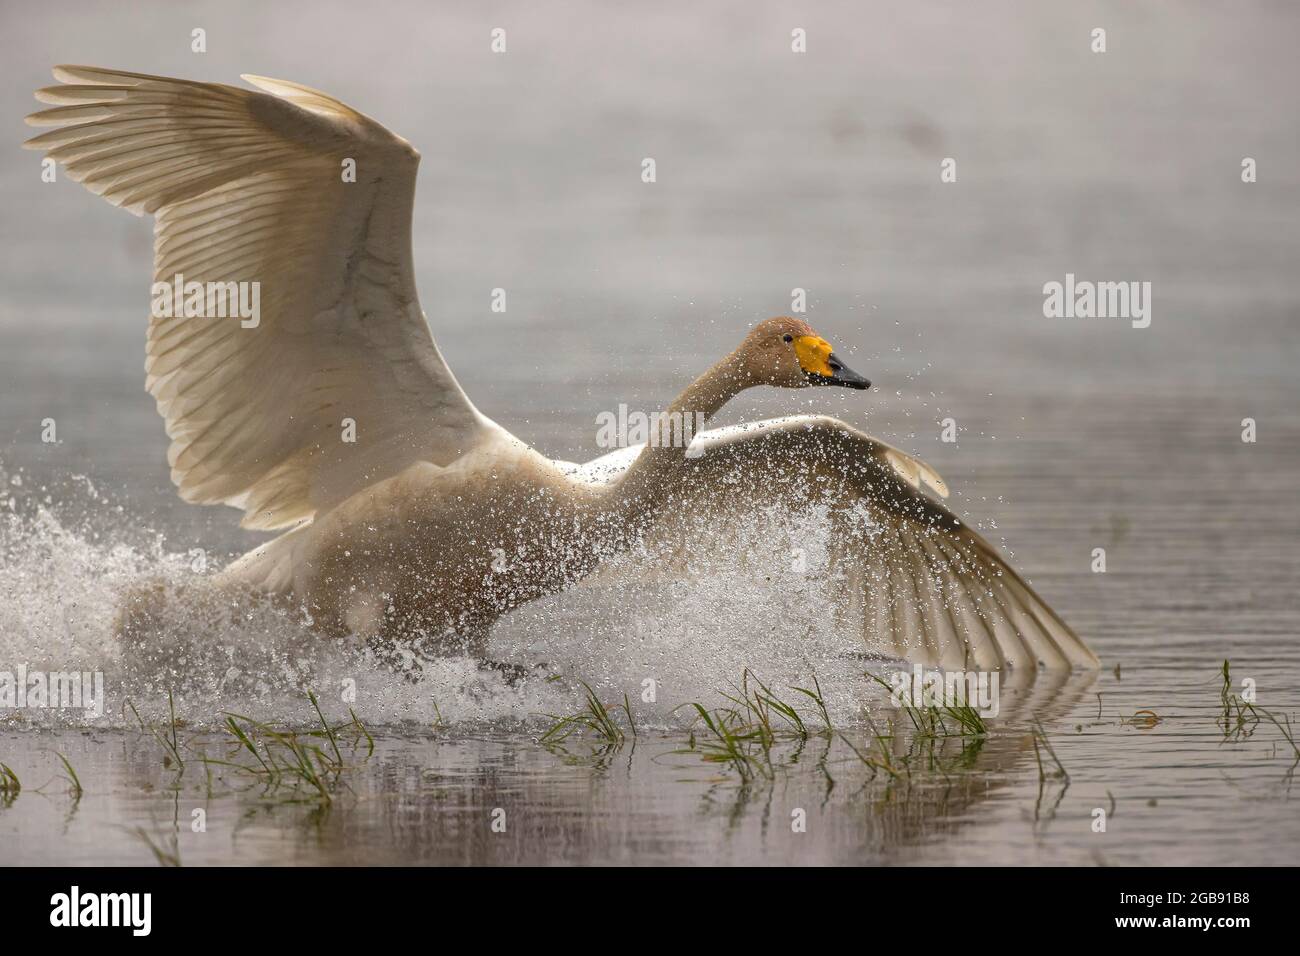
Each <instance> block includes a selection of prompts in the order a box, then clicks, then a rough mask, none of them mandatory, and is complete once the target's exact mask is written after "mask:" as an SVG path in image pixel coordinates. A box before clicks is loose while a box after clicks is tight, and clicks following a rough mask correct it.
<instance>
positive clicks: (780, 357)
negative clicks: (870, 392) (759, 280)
mask: <svg viewBox="0 0 1300 956" xmlns="http://www.w3.org/2000/svg"><path fill="white" fill-rule="evenodd" d="M739 352H740V359H741V361H742V362H743V363H744V367H745V370H746V372H747V373H748V374H749V376H750V377H751V378H752V379H753V380H754V381H755V382H756V383H758V384H760V385H775V386H777V387H778V388H807V387H808V386H810V385H842V386H844V387H845V388H870V387H871V383H870V382H868V381H867V380H866V379H865V378H863V377H862V376H861V375H859V374H858V373H857V372H855V371H853V370H852V369H850V368H849V367H848V366H847V365H845V364H844V363H843V362H842V361H840V359H839V356H837V355H836V354H835V353H834V352H833V351H831V344H830V343H829V342H827V341H826V340H825V339H824V338H822V337H821V336H820V335H818V334H817V333H816V332H815V331H813V327H812V326H811V325H809V324H808V323H807V322H805V321H803V320H802V319H792V318H790V317H789V316H779V317H778V318H775V319H768V320H767V321H766V322H760V323H759V324H758V325H757V326H755V327H754V330H753V331H752V332H750V333H749V335H748V336H747V337H746V339H745V341H744V343H743V344H742V345H741V346H740V350H739Z"/></svg>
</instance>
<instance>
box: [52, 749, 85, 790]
mask: <svg viewBox="0 0 1300 956" xmlns="http://www.w3.org/2000/svg"><path fill="white" fill-rule="evenodd" d="M54 755H55V756H56V757H58V758H59V759H60V760H62V761H63V768H64V769H65V770H67V771H68V782H69V783H70V784H72V786H71V788H70V789H71V791H72V797H73V799H74V800H80V799H81V795H82V794H83V793H85V791H84V790H82V789H81V780H80V779H79V778H78V777H77V771H75V770H73V769H72V764H70V763H69V762H68V758H67V757H65V756H63V754H61V753H59V752H58V751H57V750H56V751H55V752H54Z"/></svg>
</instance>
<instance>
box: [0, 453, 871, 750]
mask: <svg viewBox="0 0 1300 956" xmlns="http://www.w3.org/2000/svg"><path fill="white" fill-rule="evenodd" d="M0 481H3V482H4V485H3V487H4V488H5V489H6V491H7V494H6V495H5V497H4V498H0V511H2V513H0V671H8V672H10V673H14V672H16V671H17V668H18V667H19V666H20V665H21V666H23V667H25V668H26V670H27V671H28V672H35V671H43V672H47V673H53V672H68V671H82V672H98V673H102V675H103V687H104V694H103V698H104V699H103V701H102V702H99V703H101V704H102V707H99V708H96V709H97V710H102V715H100V714H92V713H89V712H87V711H86V710H85V709H82V708H67V707H65V708H56V707H48V708H39V707H30V706H29V707H26V708H23V709H21V710H20V711H17V712H13V711H10V712H8V713H7V714H6V712H5V711H3V710H0V721H3V722H6V723H11V724H14V725H17V726H49V727H59V726H80V725H85V726H95V727H119V726H135V725H136V717H135V712H134V711H133V710H132V708H134V709H135V711H138V713H139V714H140V716H141V717H142V718H144V719H145V720H146V721H153V720H165V719H167V718H168V716H169V703H168V694H169V693H170V694H171V695H172V699H173V701H174V706H175V708H176V715H177V718H178V719H179V720H183V721H185V722H186V723H188V724H190V725H192V726H198V727H204V726H211V725H213V724H215V723H218V722H220V720H221V719H222V715H223V712H234V713H239V714H244V715H247V716H249V717H252V718H254V719H257V720H263V721H267V722H276V723H280V724H286V725H289V726H294V725H307V724H310V723H312V722H313V720H314V714H313V713H312V712H311V709H310V705H309V703H308V701H307V699H306V692H307V691H308V690H311V691H313V692H314V693H315V694H316V695H317V696H318V697H319V698H320V702H321V707H322V709H323V710H324V711H325V713H326V715H327V716H328V717H330V718H331V719H335V718H338V719H347V718H348V716H349V708H351V709H352V710H354V711H355V713H356V714H357V716H358V717H359V718H360V719H361V720H362V721H363V722H364V723H366V724H367V725H370V726H374V727H385V728H391V729H394V730H400V729H402V728H408V729H417V728H421V727H423V728H426V729H427V728H430V727H431V726H433V725H435V724H437V725H441V726H444V727H445V726H449V725H450V726H459V727H465V728H469V727H474V726H483V725H506V726H509V725H519V724H524V723H530V722H538V721H542V720H545V717H544V715H546V714H564V713H570V712H572V711H573V710H574V709H575V705H576V704H577V702H578V699H579V695H578V685H577V680H578V679H580V680H582V681H585V682H587V683H588V684H590V685H591V686H592V687H593V688H594V689H596V690H597V692H598V693H599V694H600V695H602V696H604V697H607V698H608V699H610V700H611V701H613V700H621V699H622V698H623V695H624V694H626V695H627V696H628V697H629V698H630V699H631V700H632V701H633V702H634V712H635V713H636V715H637V719H638V721H640V722H643V723H644V724H646V725H649V726H671V725H678V724H680V721H679V720H678V719H677V718H676V717H675V716H674V714H675V711H676V710H677V709H678V708H679V707H681V705H683V704H686V703H688V702H690V701H695V700H698V701H701V702H704V703H706V704H709V705H715V704H717V703H718V702H719V701H720V697H719V695H718V692H719V691H720V690H727V689H728V688H730V687H731V686H732V685H733V684H735V683H736V682H738V681H739V680H740V677H741V674H742V673H743V672H744V671H745V669H746V668H748V669H749V670H750V671H751V672H753V673H755V674H756V675H757V676H758V677H760V678H761V679H762V680H763V681H764V682H765V683H767V684H768V685H769V686H771V687H772V688H773V689H774V690H778V691H781V690H784V689H785V688H787V687H790V686H811V682H812V678H813V675H814V674H815V675H816V676H817V678H818V679H819V680H820V682H821V685H822V687H823V689H824V690H825V692H826V702H827V706H828V707H829V708H830V712H831V715H832V718H833V719H835V720H836V721H837V722H838V721H849V720H852V719H853V718H854V716H855V715H856V714H858V713H859V712H860V710H861V707H862V702H863V700H864V699H865V698H866V697H867V696H868V694H869V691H868V682H865V681H864V680H863V676H862V671H863V669H864V664H863V661H862V659H861V657H862V655H861V651H862V650H863V648H862V646H861V638H860V637H857V638H855V637H854V636H853V633H855V632H853V631H850V630H846V629H845V628H844V627H843V626H842V624H841V623H837V621H836V618H835V615H834V613H833V609H834V607H835V602H836V600H837V596H836V594H835V584H836V582H835V580H834V575H833V574H830V573H828V569H829V565H830V560H829V549H828V543H829V533H830V529H829V517H828V515H827V513H826V512H825V510H824V509H820V510H819V509H816V508H810V509H808V510H807V511H805V512H803V513H800V514H790V513H788V512H784V511H782V512H781V513H777V512H776V511H775V510H774V511H771V512H764V513H762V514H761V516H760V518H759V519H758V520H756V521H750V522H747V523H746V524H745V525H744V526H743V527H741V526H735V527H727V528H719V527H718V526H717V525H716V523H714V524H713V525H711V526H710V528H709V529H708V533H707V534H705V533H701V534H699V535H696V536H692V537H689V538H688V539H687V540H686V541H685V546H683V545H682V542H681V541H678V542H677V544H676V545H675V546H674V547H673V548H671V549H670V548H666V547H664V546H663V543H662V542H660V543H659V544H658V545H656V544H655V543H654V542H651V543H648V544H643V545H642V546H640V547H638V548H635V549H633V550H632V551H630V552H628V553H626V554H622V555H619V556H617V557H615V558H613V559H611V560H610V561H609V562H608V563H607V564H606V566H605V567H603V568H602V569H601V570H600V571H599V572H598V573H597V574H596V575H594V576H593V577H592V578H591V579H588V580H587V581H584V582H580V583H579V584H577V585H576V586H574V587H573V588H571V589H570V590H568V591H566V592H564V593H561V594H557V595H553V596H551V597H548V598H544V599H542V600H540V601H537V602H534V603H533V604H531V605H528V606H525V607H523V608H521V609H519V610H517V611H515V612H514V613H512V614H511V615H508V616H507V617H506V618H504V619H503V620H502V621H501V622H500V623H499V624H498V626H497V628H496V630H495V632H494V633H493V636H492V643H491V647H490V656H491V657H492V658H493V659H495V660H500V661H508V662H512V663H518V664H523V665H525V666H529V665H532V666H534V667H535V670H534V671H532V673H531V675H530V676H529V677H527V678H525V679H524V680H521V681H518V682H517V683H516V684H514V685H510V684H508V683H507V682H506V681H505V680H504V679H503V677H502V676H501V675H499V674H497V673H495V672H490V671H484V670H482V669H480V668H479V667H478V666H477V665H476V664H475V662H473V661H470V660H468V659H464V658H438V659H433V660H428V659H425V660H422V661H421V662H420V664H421V666H420V668H419V672H418V674H417V675H415V676H412V675H411V674H410V673H399V672H398V671H397V670H395V669H394V668H393V667H392V666H390V665H389V664H386V663H384V662H382V661H380V660H379V659H377V658H376V656H375V654H374V652H373V651H372V650H370V649H369V648H368V647H366V646H365V645H364V644H362V643H361V642H359V641H348V640H342V641H340V640H334V639H329V638H323V637H321V636H320V635H318V634H316V633H313V631H312V630H311V629H310V627H309V622H308V620H307V618H306V615H305V614H304V613H303V612H302V611H301V610H298V611H296V612H295V611H294V610H292V609H289V608H286V607H284V606H282V605H279V604H275V603H272V602H270V601H266V600H262V599H258V598H254V597H245V596H238V597H237V596H233V595H231V594H230V593H228V592H225V591H223V590H221V589H219V588H218V587H216V586H215V585H214V583H213V575H214V572H215V570H216V569H215V568H213V567H209V566H207V564H206V561H205V560H204V559H203V558H202V556H201V552H197V551H185V552H182V551H175V550H168V549H167V548H165V547H164V545H163V537H162V535H160V534H157V533H156V532H153V531H151V530H149V529H147V528H146V527H145V526H144V525H143V524H140V523H138V522H136V521H134V520H133V519H132V516H131V515H130V514H129V513H128V512H127V511H126V510H125V509H123V508H122V507H121V506H115V505H114V504H113V503H112V502H110V501H108V500H107V499H106V498H105V497H104V496H103V495H101V494H100V493H99V492H98V491H97V490H96V489H95V488H94V486H93V484H91V483H90V482H89V481H87V480H86V479H84V478H77V479H74V480H73V481H72V482H70V483H68V485H67V487H66V488H62V489H60V490H59V492H58V493H57V494H51V493H49V492H46V491H45V490H43V489H42V490H40V491H33V490H29V489H28V488H26V487H25V486H24V484H23V482H22V479H21V476H19V475H14V476H9V475H7V474H5V473H3V471H0ZM196 555H199V558H198V559H196V557H195V556H196ZM128 596H132V597H133V598H134V599H136V600H139V599H140V598H141V597H142V596H143V597H144V598H145V599H146V600H147V601H148V602H149V604H150V606H151V612H150V615H151V622H150V623H151V627H150V628H149V630H148V631H147V632H146V633H141V634H138V635H136V634H131V636H129V637H125V638H124V637H123V636H122V633H123V632H122V628H121V626H120V616H121V611H122V607H123V604H124V602H125V600H126V598H127V597H128ZM856 634H861V630H860V628H859V629H857V630H856Z"/></svg>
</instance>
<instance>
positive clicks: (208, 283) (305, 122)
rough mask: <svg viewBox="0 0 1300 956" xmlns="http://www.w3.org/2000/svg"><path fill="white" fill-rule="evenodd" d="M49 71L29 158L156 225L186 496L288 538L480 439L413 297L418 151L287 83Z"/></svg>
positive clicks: (163, 370) (169, 381)
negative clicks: (384, 482) (285, 530)
mask: <svg viewBox="0 0 1300 956" xmlns="http://www.w3.org/2000/svg"><path fill="white" fill-rule="evenodd" d="M54 75H55V77H56V78H57V79H59V80H61V81H62V83H63V84H64V85H62V86H53V87H49V88H46V89H43V90H38V91H37V93H36V97H37V99H39V100H41V101H42V102H45V103H49V104H53V106H54V108H53V109H47V110H44V111H42V112H39V113H35V114H33V115H32V116H29V117H28V118H27V121H28V123H29V124H31V125H33V126H46V127H51V129H50V130H49V131H48V132H46V133H43V134H42V135H40V136H37V137H35V138H34V139H32V140H30V141H28V143H27V144H26V145H27V146H28V147H31V148H35V149H43V150H46V151H47V153H48V155H49V156H50V157H51V158H53V159H55V160H57V161H58V162H60V163H62V164H63V166H64V168H65V169H66V170H67V173H68V175H69V176H70V177H71V178H72V179H74V180H76V181H78V182H80V183H82V184H84V185H85V186H86V187H87V188H88V189H90V190H91V191H92V192H94V193H97V194H99V195H101V196H103V197H104V198H105V199H107V200H108V201H109V202H111V203H113V204H114V205H117V206H121V207H123V208H125V209H129V210H130V211H131V212H133V213H135V214H136V215H143V214H150V215H153V216H154V217H155V226H154V238H155V242H154V279H155V293H156V294H155V299H154V306H155V307H154V308H153V309H152V310H151V311H152V313H153V314H152V316H151V319H150V323H149V339H148V348H147V351H148V359H147V361H146V364H145V369H146V371H147V373H148V377H147V380H146V387H147V388H148V390H149V391H150V393H151V394H152V395H153V396H154V398H155V400H156V401H157V404H158V411H159V413H160V414H161V415H162V416H163V419H164V420H165V422H166V426H167V434H168V436H169V437H170V438H171V448H170V450H169V452H168V462H169V464H170V465H171V473H172V480H173V481H174V482H175V483H176V485H177V486H178V488H179V490H180V494H181V497H182V498H184V499H185V500H186V501H193V502H201V503H205V504H218V503H220V504H228V505H233V506H235V507H237V508H241V509H243V510H244V512H245V515H244V519H243V524H244V526H245V527H249V528H280V527H284V526H286V525H290V524H293V523H295V522H298V521H302V520H304V519H309V518H311V517H312V516H314V515H315V514H317V513H318V512H321V511H324V510H327V509H328V508H330V507H331V506H333V505H335V504H337V503H338V502H339V501H341V500H343V499H344V498H346V497H348V496H349V495H351V494H352V493H354V492H356V491H359V490H361V489H362V488H365V487H366V486H367V485H369V484H371V483H373V482H375V481H379V480H381V479H383V478H387V477H389V476H391V475H394V474H396V473H397V472H399V471H401V470H402V469H404V468H405V467H407V466H408V465H410V464H412V463H413V462H416V461H432V462H434V463H435V464H438V465H446V464H448V463H450V462H451V461H453V460H454V459H455V458H457V457H458V456H459V455H461V454H462V453H464V452H465V451H467V450H469V449H470V448H471V447H473V446H474V445H475V444H476V443H477V442H478V441H479V440H480V439H481V438H482V437H483V435H484V433H485V429H487V428H488V427H490V423H487V421H486V419H484V418H483V417H482V416H481V415H479V414H478V412H477V411H476V410H475V409H474V408H473V406H472V405H470V403H469V400H468V399H467V398H466V397H465V394H464V393H463V392H462V391H461V389H460V386H459V385H458V384H457V383H456V380H455V378H454V377H453V376H452V374H451V371H450V370H449V369H448V368H447V365H446V363H445V362H444V361H443V359H442V355H441V354H440V353H439V351H438V347H437V346H436V345H435V344H434V342H433V338H432V336H431V335H430V334H429V327H428V325H427V324H426V322H425V319H424V315H423V313H421V311H420V305H419V302H418V301H417V298H416V291H415V276H414V271H413V267H412V262H411V209H412V203H413V200H414V195H415V173H416V167H417V165H418V164H419V154H418V153H417V152H416V151H415V150H414V149H412V148H411V145H410V144H409V143H407V142H406V141H405V140H403V139H401V138H400V137H398V136H395V135H394V134H393V133H390V132H389V131H388V130H386V129H384V127H382V126H380V125H379V124H378V123H376V122H375V121H374V120H371V119H369V118H368V117H366V116H363V115H362V114H360V113H358V112H356V111H355V110H353V109H351V108H350V107H348V106H345V105H344V104H343V103H340V102H339V101H338V100H335V99H333V98H332V97H330V96H327V95H326V94H324V93H321V92H319V91H317V90H313V89H310V88H308V87H305V86H299V85H298V84H296V83H289V82H285V81H281V80H268V79H265V78H261V77H245V79H247V80H249V82H251V83H253V84H255V85H257V86H259V87H261V88H262V89H264V90H267V91H269V92H265V93H259V92H256V91H253V90H246V89H240V88H238V87H234V86H226V85H224V84H219V83H197V82H191V81H188V80H178V79H170V78H168V77H161V76H147V75H144V74H140V73H124V72H121V71H118V70H105V69H99V68H96V67H84V66H61V67H57V68H56V69H55V71H54ZM190 283H198V284H199V285H198V286H197V287H195V286H191V285H189V284H190ZM195 288H197V289H198V290H199V292H198V298H197V299H193V298H192V297H191V291H192V290H194V289H195ZM166 289H171V290H176V291H179V292H180V295H179V296H176V295H167V294H161V290H166ZM232 294H233V299H232V298H231V296H232ZM191 303H193V304H194V305H195V306H196V307H197V309H193V310H192V309H191V308H190V305H191ZM194 311H201V313H202V315H197V316H196V315H194V314H193V312H194ZM232 313H233V315H232Z"/></svg>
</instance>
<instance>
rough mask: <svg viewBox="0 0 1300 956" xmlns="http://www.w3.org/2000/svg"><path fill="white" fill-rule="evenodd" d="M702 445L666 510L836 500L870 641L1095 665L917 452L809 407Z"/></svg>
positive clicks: (950, 664)
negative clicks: (961, 514)
mask: <svg viewBox="0 0 1300 956" xmlns="http://www.w3.org/2000/svg"><path fill="white" fill-rule="evenodd" d="M639 451H640V448H639V447H638V448H630V449H620V450H619V451H616V452H613V453H611V454H609V455H606V456H604V457H602V458H598V459H595V460H594V461H592V462H589V463H587V464H586V465H584V466H582V467H581V468H580V469H578V470H577V472H576V473H575V477H578V478H581V479H583V480H586V481H588V482H591V483H594V484H605V483H610V482H613V481H616V480H617V479H618V477H619V476H620V475H621V474H622V473H624V472H625V471H626V469H627V467H628V466H629V465H630V463H631V462H632V461H633V460H635V458H636V456H637V454H638V453H639ZM691 456H692V457H689V458H688V459H687V461H686V468H685V469H684V477H683V479H682V481H681V486H680V488H679V489H677V490H675V491H674V492H672V494H673V495H674V496H675V500H674V502H673V507H670V508H668V509H666V510H667V511H669V512H675V513H687V512H690V511H694V512H695V513H696V514H704V515H705V516H706V517H707V516H710V515H714V514H720V513H723V512H727V513H730V514H743V513H745V512H747V511H748V510H750V509H752V508H753V507H754V505H755V502H756V501H759V500H768V501H770V500H777V501H781V500H788V497H787V496H788V495H789V494H790V492H791V489H797V490H800V491H804V490H808V489H811V488H819V489H821V491H822V492H823V493H825V494H826V495H827V496H828V497H829V499H830V500H832V501H833V502H834V503H835V504H836V505H837V508H836V513H837V524H836V527H837V529H838V530H837V534H836V540H835V541H834V542H833V548H834V550H835V551H836V552H837V557H838V564H839V567H840V568H841V569H842V570H844V572H845V577H846V585H847V588H848V595H849V600H850V601H851V602H855V603H857V605H858V607H859V609H860V610H861V612H862V614H861V621H862V626H863V630H864V634H863V637H864V638H865V641H866V643H867V645H868V648H869V649H871V650H875V651H879V652H882V653H887V654H892V655H895V656H898V657H902V658H905V659H908V660H911V661H914V662H916V663H920V664H922V665H924V666H942V667H945V668H950V669H959V668H979V669H989V668H996V667H1001V666H1003V665H1007V664H1011V665H1015V666H1019V667H1025V666H1029V667H1034V666H1037V665H1039V664H1041V665H1044V666H1047V667H1055V668H1065V667H1096V666H1098V664H1099V661H1098V659H1097V656H1096V655H1095V654H1093V652H1092V651H1091V650H1090V649H1089V648H1088V646H1087V645H1086V644H1084V642H1083V641H1082V640H1081V639H1080V638H1079V637H1078V635H1076V634H1075V633H1074V632H1073V631H1072V630H1071V629H1070V627H1069V626H1068V625H1067V624H1066V623H1065V622H1064V621H1063V620H1061V618H1060V617H1059V616H1058V615H1057V614H1056V613H1055V612H1054V611H1053V610H1052V609H1051V608H1050V607H1049V606H1048V605H1047V603H1046V602H1044V601H1043V599H1042V598H1040V597H1039V596H1038V595H1037V594H1036V593H1035V592H1034V590H1033V588H1031V587H1030V586H1029V584H1028V583H1027V582H1026V581H1025V580H1024V579H1023V578H1022V577H1021V576H1020V575H1019V574H1017V573H1016V572H1015V570H1014V569H1013V568H1011V566H1010V565H1008V564H1007V562H1006V561H1005V560H1004V559H1003V558H1002V556H1001V555H1000V554H999V553H998V552H997V549H995V548H994V547H993V546H992V545H991V544H989V543H988V542H987V541H985V540H984V538H983V537H982V536H980V534H979V533H978V532H976V531H975V530H974V529H973V528H971V527H970V526H969V525H967V524H966V523H965V522H964V521H962V520H961V519H960V518H958V517H957V516H956V515H954V514H953V513H952V512H951V511H950V510H949V509H948V508H946V507H945V506H944V505H943V504H941V503H940V502H938V501H935V500H934V499H932V498H930V497H928V496H927V495H926V494H925V493H924V492H923V491H922V487H923V486H926V487H930V488H931V489H933V490H935V491H936V492H938V493H939V494H942V495H945V496H946V494H947V486H946V485H945V484H944V482H943V479H942V478H940V477H939V475H938V474H937V473H936V472H935V471H934V469H932V468H930V467H929V466H928V465H926V464H925V463H924V462H922V461H921V460H920V459H918V458H915V457H913V456H911V455H909V454H907V453H906V452H903V451H901V450H899V449H897V448H894V447H892V446H890V445H887V444H885V443H884V442H882V441H878V440H877V439H874V438H871V437H870V436H868V435H864V434H863V433H862V432H859V431H857V430H856V429H853V428H850V427H849V426H847V425H845V424H844V423H843V422H839V421H836V420H835V419H831V418H822V417H812V416H799V417H794V418H786V419H777V420H774V421H768V422H760V423H757V424H755V425H745V426H737V427H732V428H724V429H717V430H714V431H709V432H704V433H702V434H700V435H698V436H696V438H695V441H694V442H693V443H692V446H691ZM809 479H812V480H811V481H810V480H809Z"/></svg>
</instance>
